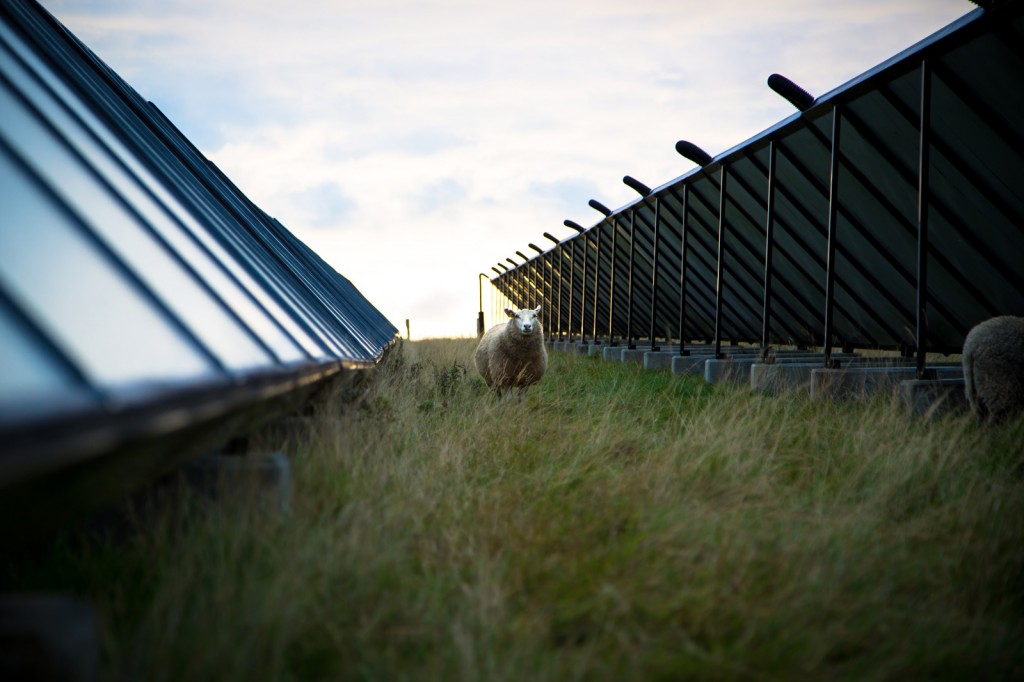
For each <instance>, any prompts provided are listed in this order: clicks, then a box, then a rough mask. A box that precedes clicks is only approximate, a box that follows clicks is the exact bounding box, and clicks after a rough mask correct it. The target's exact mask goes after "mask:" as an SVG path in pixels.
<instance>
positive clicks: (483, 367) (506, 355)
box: [476, 306, 548, 401]
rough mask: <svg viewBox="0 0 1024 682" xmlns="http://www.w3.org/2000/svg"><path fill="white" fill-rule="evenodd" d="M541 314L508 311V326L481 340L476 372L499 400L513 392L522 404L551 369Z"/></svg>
mask: <svg viewBox="0 0 1024 682" xmlns="http://www.w3.org/2000/svg"><path fill="white" fill-rule="evenodd" d="M540 310H541V306H537V307H536V308H534V309H529V308H527V309H525V310H519V311H516V312H513V311H512V310H509V309H508V308H506V309H505V314H506V315H508V316H509V318H510V319H509V320H508V322H505V323H504V324H498V325H495V326H493V327H491V328H490V329H488V330H487V333H486V334H484V336H483V338H481V339H480V345H479V346H477V349H476V368H477V370H479V371H480V376H482V377H483V379H484V382H485V383H486V384H487V387H488V388H490V389H491V390H493V391H494V392H495V393H496V394H497V396H498V400H501V397H502V394H504V393H505V392H506V391H508V392H511V390H512V389H514V388H518V389H519V400H520V401H521V400H523V398H524V397H525V396H526V389H527V388H529V387H530V386H532V385H533V384H535V383H537V382H538V381H540V380H541V377H543V376H544V372H545V371H546V370H547V368H548V353H547V349H546V348H545V347H544V329H543V328H542V327H541V324H540V320H538V319H537V316H538V315H540Z"/></svg>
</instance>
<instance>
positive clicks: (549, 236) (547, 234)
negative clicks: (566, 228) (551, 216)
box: [544, 232, 561, 244]
mask: <svg viewBox="0 0 1024 682" xmlns="http://www.w3.org/2000/svg"><path fill="white" fill-rule="evenodd" d="M544 236H545V237H547V238H548V239H550V240H551V241H553V242H554V243H556V244H561V242H560V241H558V237H556V236H554V235H553V234H550V233H548V232H545V233H544Z"/></svg>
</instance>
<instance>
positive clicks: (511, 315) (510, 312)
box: [505, 308, 516, 317]
mask: <svg viewBox="0 0 1024 682" xmlns="http://www.w3.org/2000/svg"><path fill="white" fill-rule="evenodd" d="M505 314H506V315H508V316H509V317H515V315H516V314H515V313H514V312H512V309H511V308H505Z"/></svg>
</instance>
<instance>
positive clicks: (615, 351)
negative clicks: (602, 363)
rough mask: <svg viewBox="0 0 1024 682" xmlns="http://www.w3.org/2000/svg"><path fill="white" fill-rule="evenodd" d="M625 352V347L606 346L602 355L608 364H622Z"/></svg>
mask: <svg viewBox="0 0 1024 682" xmlns="http://www.w3.org/2000/svg"><path fill="white" fill-rule="evenodd" d="M623 350H625V347H624V346H605V347H604V350H602V351H601V355H602V357H603V358H604V359H605V360H607V361H608V362H622V351H623Z"/></svg>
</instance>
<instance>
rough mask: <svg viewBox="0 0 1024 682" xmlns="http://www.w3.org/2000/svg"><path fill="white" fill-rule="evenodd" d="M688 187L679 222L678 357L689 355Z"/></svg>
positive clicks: (687, 187)
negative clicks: (687, 300) (687, 291)
mask: <svg viewBox="0 0 1024 682" xmlns="http://www.w3.org/2000/svg"><path fill="white" fill-rule="evenodd" d="M689 201H690V186H689V185H683V215H682V220H681V221H680V234H679V246H680V258H679V355H689V354H690V352H689V351H688V350H686V256H687V250H688V249H687V247H688V241H689V240H688V239H687V238H686V233H687V229H686V220H687V218H688V216H689V208H690V207H689Z"/></svg>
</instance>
